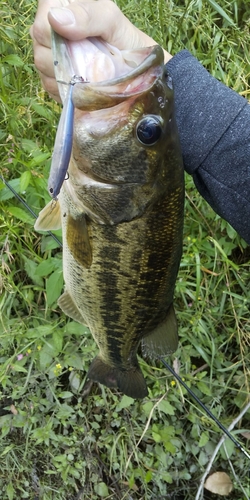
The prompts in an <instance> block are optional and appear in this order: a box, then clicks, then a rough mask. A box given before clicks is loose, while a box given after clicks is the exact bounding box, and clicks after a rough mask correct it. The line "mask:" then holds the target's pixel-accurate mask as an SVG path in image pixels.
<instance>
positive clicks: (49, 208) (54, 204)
mask: <svg viewBox="0 0 250 500" xmlns="http://www.w3.org/2000/svg"><path fill="white" fill-rule="evenodd" d="M61 227H62V222H61V209H60V203H59V201H58V200H52V201H50V202H49V203H48V204H47V205H46V206H45V207H44V208H43V209H42V210H41V212H39V215H38V218H37V220H36V222H35V225H34V228H35V230H36V231H49V230H53V229H54V230H55V229H61Z"/></svg>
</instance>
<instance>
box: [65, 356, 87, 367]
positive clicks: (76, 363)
mask: <svg viewBox="0 0 250 500" xmlns="http://www.w3.org/2000/svg"><path fill="white" fill-rule="evenodd" d="M65 364H66V365H67V366H72V367H73V368H76V369H77V370H82V367H83V360H82V358H81V356H80V355H79V354H70V355H69V356H65Z"/></svg>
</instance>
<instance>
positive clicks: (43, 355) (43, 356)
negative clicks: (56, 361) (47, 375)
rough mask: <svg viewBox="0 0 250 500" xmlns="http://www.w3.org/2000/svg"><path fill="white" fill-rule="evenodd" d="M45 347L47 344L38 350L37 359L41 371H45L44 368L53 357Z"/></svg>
mask: <svg viewBox="0 0 250 500" xmlns="http://www.w3.org/2000/svg"><path fill="white" fill-rule="evenodd" d="M46 347H47V346H44V347H43V348H42V349H41V351H40V352H39V361H40V367H41V370H42V371H45V369H46V368H47V367H48V366H49V365H50V364H51V362H52V359H53V357H52V356H51V354H49V353H48V351H47V350H46Z"/></svg>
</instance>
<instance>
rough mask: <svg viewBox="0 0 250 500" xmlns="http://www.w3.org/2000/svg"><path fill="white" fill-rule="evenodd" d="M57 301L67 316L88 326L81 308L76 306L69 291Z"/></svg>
mask: <svg viewBox="0 0 250 500" xmlns="http://www.w3.org/2000/svg"><path fill="white" fill-rule="evenodd" d="M57 303H58V305H59V307H60V308H61V309H62V311H63V312H64V313H65V314H66V315H67V316H69V317H70V318H71V319H73V320H74V321H77V323H81V324H82V325H86V326H87V322H86V321H85V320H84V317H83V316H82V315H81V313H80V311H79V309H78V308H77V307H76V305H75V303H74V301H73V299H72V297H71V296H70V294H69V293H68V292H67V291H66V292H64V293H63V294H62V295H61V297H59V299H58V301H57Z"/></svg>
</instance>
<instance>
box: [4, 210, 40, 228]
mask: <svg viewBox="0 0 250 500" xmlns="http://www.w3.org/2000/svg"><path fill="white" fill-rule="evenodd" d="M8 212H10V213H11V215H14V217H16V218H17V219H19V220H21V221H22V222H28V223H30V224H32V225H33V224H34V217H32V216H31V215H30V214H28V212H25V211H24V210H23V209H22V208H18V207H13V206H10V207H8Z"/></svg>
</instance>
